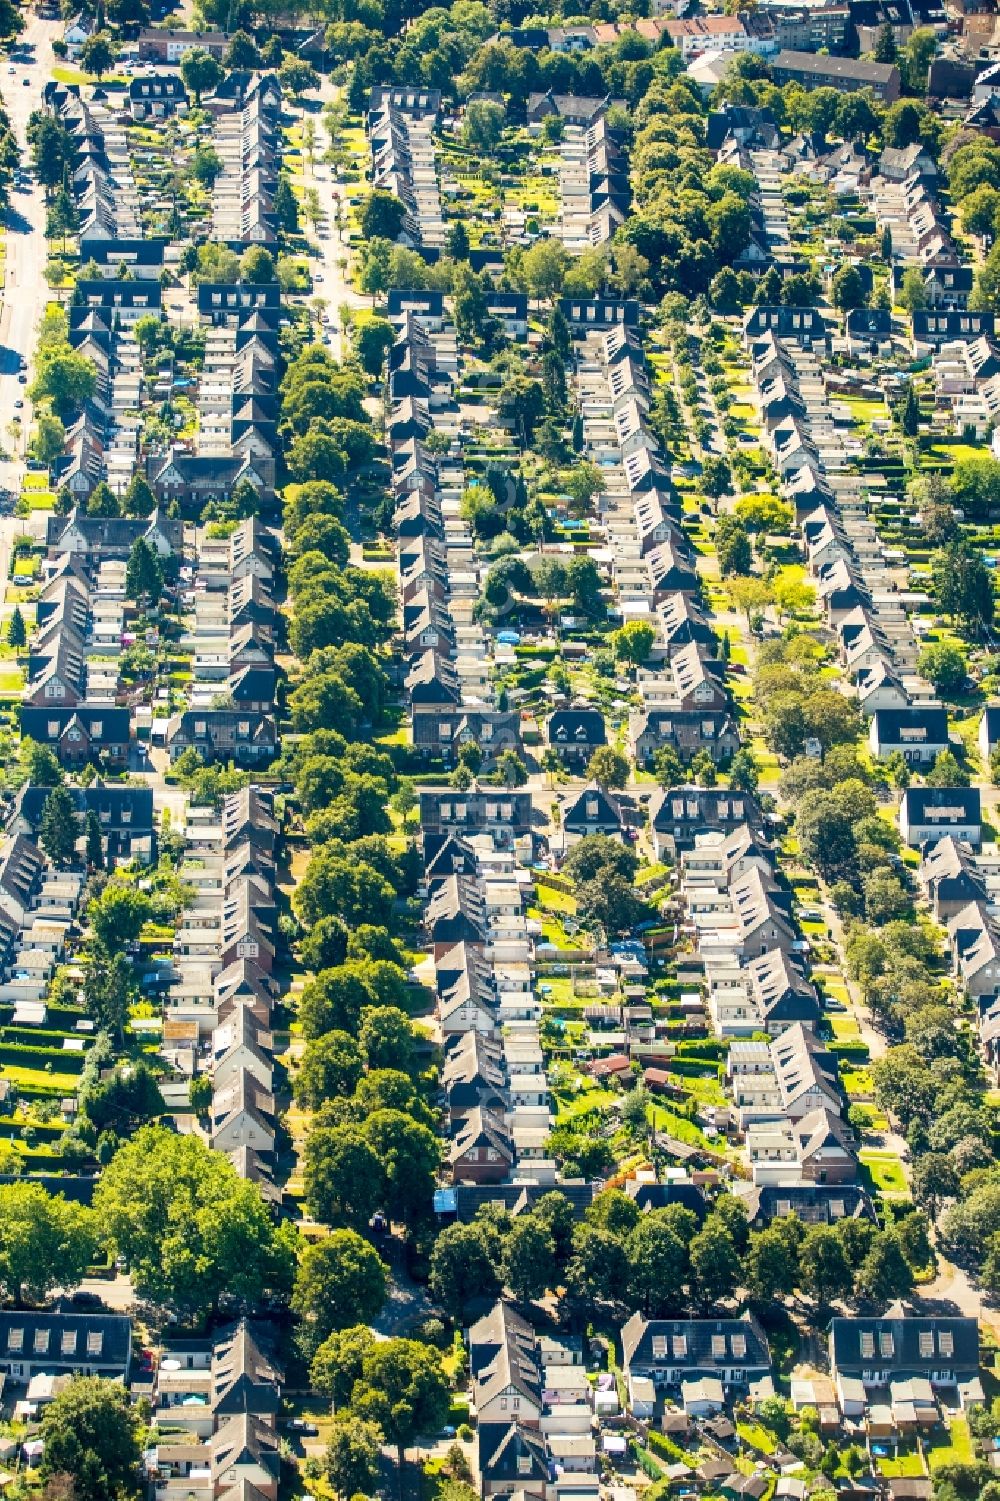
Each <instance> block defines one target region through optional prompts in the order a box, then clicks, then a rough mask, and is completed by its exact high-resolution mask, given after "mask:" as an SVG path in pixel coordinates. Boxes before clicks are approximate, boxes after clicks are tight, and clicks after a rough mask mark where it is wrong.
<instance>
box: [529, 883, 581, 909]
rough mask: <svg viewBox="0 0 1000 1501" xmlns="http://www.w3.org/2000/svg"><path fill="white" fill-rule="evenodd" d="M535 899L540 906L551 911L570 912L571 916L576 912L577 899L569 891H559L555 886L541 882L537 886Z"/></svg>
mask: <svg viewBox="0 0 1000 1501" xmlns="http://www.w3.org/2000/svg"><path fill="white" fill-rule="evenodd" d="M535 901H536V902H537V904H538V906H539V907H543V908H545V909H546V910H547V911H549V912H568V913H569V914H570V915H571V916H572V915H574V914H575V912H576V899H575V897H573V896H571V895H570V893H569V892H568V891H559V890H557V889H556V887H555V886H543V885H542V884H541V883H540V882H539V883H538V884H537V885H536V886H535Z"/></svg>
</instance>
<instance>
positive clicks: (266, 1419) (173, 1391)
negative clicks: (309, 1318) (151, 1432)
mask: <svg viewBox="0 0 1000 1501" xmlns="http://www.w3.org/2000/svg"><path fill="white" fill-rule="evenodd" d="M270 1342H271V1339H270V1335H269V1334H268V1331H266V1330H260V1331H259V1330H258V1328H257V1327H252V1326H251V1325H249V1324H248V1323H247V1322H246V1321H241V1322H240V1323H239V1324H238V1325H236V1327H235V1328H234V1329H232V1330H230V1331H228V1332H224V1333H222V1334H221V1335H220V1336H217V1337H216V1338H215V1340H214V1341H213V1342H212V1343H211V1344H210V1345H206V1342H205V1341H197V1342H192V1343H191V1344H184V1343H181V1342H176V1343H175V1344H172V1345H170V1346H169V1347H168V1349H167V1351H166V1358H164V1359H163V1360H161V1363H160V1365H159V1368H158V1370H157V1372H156V1376H155V1383H154V1385H155V1390H154V1398H153V1407H154V1414H155V1429H156V1432H157V1434H158V1439H157V1442H156V1443H155V1444H154V1445H153V1447H152V1448H151V1449H150V1450H149V1451H147V1453H146V1455H145V1456H144V1466H145V1473H146V1479H147V1480H148V1482H149V1485H150V1491H151V1494H152V1495H153V1496H154V1497H155V1501H189V1498H194V1501H214V1498H216V1497H219V1496H240V1497H254V1498H256V1497H262V1498H264V1501H277V1495H278V1483H279V1479H280V1470H281V1459H280V1455H279V1436H278V1419H279V1414H280V1410H281V1385H282V1380H283V1374H282V1372H281V1369H280V1367H279V1366H278V1365H277V1364H276V1363H275V1361H274V1359H273V1357H272V1355H271V1354H270V1349H269V1345H270Z"/></svg>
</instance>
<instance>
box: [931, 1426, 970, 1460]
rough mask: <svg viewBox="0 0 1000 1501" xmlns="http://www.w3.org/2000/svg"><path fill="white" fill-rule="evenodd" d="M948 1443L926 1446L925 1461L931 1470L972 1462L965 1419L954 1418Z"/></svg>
mask: <svg viewBox="0 0 1000 1501" xmlns="http://www.w3.org/2000/svg"><path fill="white" fill-rule="evenodd" d="M949 1437H950V1439H951V1442H950V1443H944V1442H943V1441H942V1442H935V1443H933V1444H931V1445H929V1446H928V1449H927V1459H928V1462H929V1464H930V1467H931V1469H932V1470H938V1469H940V1468H941V1466H942V1465H952V1464H963V1465H965V1464H970V1463H971V1461H972V1438H971V1436H970V1434H969V1425H968V1423H967V1422H966V1420H965V1418H955V1419H953V1421H952V1424H951V1430H950V1433H949Z"/></svg>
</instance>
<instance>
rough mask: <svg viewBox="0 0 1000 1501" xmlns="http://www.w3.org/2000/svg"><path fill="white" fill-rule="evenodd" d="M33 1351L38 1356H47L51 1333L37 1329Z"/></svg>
mask: <svg viewBox="0 0 1000 1501" xmlns="http://www.w3.org/2000/svg"><path fill="white" fill-rule="evenodd" d="M33 1349H34V1351H35V1354H36V1355H47V1354H48V1350H49V1331H48V1330H47V1329H36V1330H35V1338H34V1341H33Z"/></svg>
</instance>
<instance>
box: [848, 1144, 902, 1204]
mask: <svg viewBox="0 0 1000 1501" xmlns="http://www.w3.org/2000/svg"><path fill="white" fill-rule="evenodd" d="M859 1159H860V1161H861V1165H862V1166H863V1167H866V1168H867V1169H868V1173H869V1176H870V1177H871V1180H872V1186H873V1188H876V1189H877V1190H878V1192H879V1193H882V1194H905V1193H906V1192H907V1187H906V1175H905V1174H904V1172H903V1164H902V1163H901V1162H900V1160H899V1158H898V1157H897V1156H895V1154H894V1153H892V1152H871V1151H864V1152H861V1153H859Z"/></svg>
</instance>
